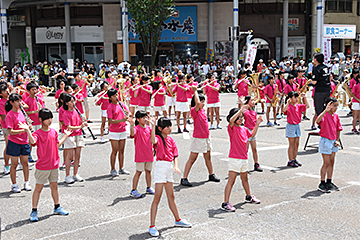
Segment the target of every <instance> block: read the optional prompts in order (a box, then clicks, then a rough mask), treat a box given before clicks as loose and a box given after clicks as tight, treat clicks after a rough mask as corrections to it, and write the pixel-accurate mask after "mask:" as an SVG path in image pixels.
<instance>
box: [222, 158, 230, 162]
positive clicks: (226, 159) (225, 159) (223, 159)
mask: <svg viewBox="0 0 360 240" xmlns="http://www.w3.org/2000/svg"><path fill="white" fill-rule="evenodd" d="M220 160H221V161H225V162H228V161H229V159H228V158H221V159H220Z"/></svg>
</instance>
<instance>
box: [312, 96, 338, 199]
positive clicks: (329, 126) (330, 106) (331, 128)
mask: <svg viewBox="0 0 360 240" xmlns="http://www.w3.org/2000/svg"><path fill="white" fill-rule="evenodd" d="M338 105H339V103H338V101H337V100H336V99H335V98H333V97H330V98H328V99H327V100H326V101H325V103H324V106H325V107H324V111H323V112H322V113H321V114H320V115H319V116H318V118H317V119H316V123H317V124H319V125H320V127H321V129H320V132H319V135H320V137H321V138H320V141H319V153H321V154H322V158H323V165H322V167H321V170H320V178H321V182H320V184H319V187H318V190H319V191H321V192H325V193H329V192H330V191H339V188H338V187H337V186H336V185H335V184H334V183H332V182H331V179H332V175H333V171H334V163H335V154H336V153H337V152H338V150H339V145H340V131H342V130H343V128H342V126H341V123H340V118H339V116H338V115H337V114H336V113H335V112H336V110H337V107H338ZM325 179H326V182H325Z"/></svg>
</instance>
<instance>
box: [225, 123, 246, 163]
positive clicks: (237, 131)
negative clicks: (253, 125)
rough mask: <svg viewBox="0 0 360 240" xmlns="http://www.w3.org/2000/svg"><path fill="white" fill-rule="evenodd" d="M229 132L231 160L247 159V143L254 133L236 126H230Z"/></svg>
mask: <svg viewBox="0 0 360 240" xmlns="http://www.w3.org/2000/svg"><path fill="white" fill-rule="evenodd" d="M227 130H228V133H229V136H230V152H229V158H236V159H247V158H248V155H247V146H246V143H247V141H248V139H249V138H250V137H251V135H252V133H251V132H250V131H249V130H248V129H247V128H246V127H241V126H240V127H237V126H235V125H234V126H233V127H232V128H231V127H230V125H228V127H227Z"/></svg>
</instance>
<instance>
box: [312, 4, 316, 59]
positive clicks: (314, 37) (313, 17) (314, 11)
mask: <svg viewBox="0 0 360 240" xmlns="http://www.w3.org/2000/svg"><path fill="white" fill-rule="evenodd" d="M316 26H317V23H316V0H312V2H311V56H312V55H313V54H314V53H315V49H314V48H315V47H316V31H317V28H316Z"/></svg>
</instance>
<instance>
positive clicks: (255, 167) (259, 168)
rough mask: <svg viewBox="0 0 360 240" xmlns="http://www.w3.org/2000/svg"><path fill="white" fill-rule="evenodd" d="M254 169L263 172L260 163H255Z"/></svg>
mask: <svg viewBox="0 0 360 240" xmlns="http://www.w3.org/2000/svg"><path fill="white" fill-rule="evenodd" d="M254 171H257V172H262V171H263V170H262V168H261V167H260V164H258V163H255V164H254Z"/></svg>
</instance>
